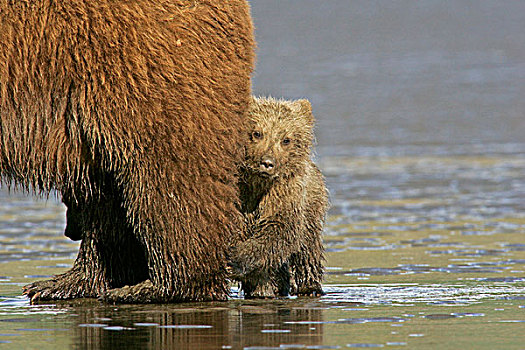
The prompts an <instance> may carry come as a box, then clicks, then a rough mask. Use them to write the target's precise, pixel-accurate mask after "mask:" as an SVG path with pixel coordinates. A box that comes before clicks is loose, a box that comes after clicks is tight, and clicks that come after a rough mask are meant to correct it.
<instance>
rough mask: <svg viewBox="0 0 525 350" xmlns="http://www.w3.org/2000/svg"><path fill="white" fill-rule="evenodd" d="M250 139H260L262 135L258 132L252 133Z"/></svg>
mask: <svg viewBox="0 0 525 350" xmlns="http://www.w3.org/2000/svg"><path fill="white" fill-rule="evenodd" d="M252 138H254V139H262V133H261V132H260V131H254V132H252Z"/></svg>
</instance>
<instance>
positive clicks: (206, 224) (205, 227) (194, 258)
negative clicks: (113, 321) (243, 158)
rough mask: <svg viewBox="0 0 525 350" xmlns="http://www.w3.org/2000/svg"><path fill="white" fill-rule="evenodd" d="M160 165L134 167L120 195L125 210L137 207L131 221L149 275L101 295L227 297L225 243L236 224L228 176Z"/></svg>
mask: <svg viewBox="0 0 525 350" xmlns="http://www.w3.org/2000/svg"><path fill="white" fill-rule="evenodd" d="M159 147H160V145H159ZM164 165H165V166H164V169H163V172H162V173H161V174H159V173H158V172H157V171H158V170H159V169H158V168H157V169H155V168H156V166H155V165H154V164H150V165H149V166H143V167H141V168H140V169H139V168H138V167H132V169H134V171H130V173H129V176H130V179H129V181H127V183H129V184H130V185H129V189H128V190H127V191H128V196H127V197H126V199H125V200H124V203H126V205H128V206H129V212H131V209H134V210H135V211H134V212H131V214H132V216H131V220H132V222H135V230H136V235H137V237H138V239H139V240H140V241H141V243H142V246H144V247H145V249H146V256H147V266H148V267H149V280H148V281H144V282H143V283H139V284H137V285H132V286H129V287H125V288H119V289H114V290H111V291H109V293H107V294H106V295H105V296H104V299H105V300H106V301H108V302H127V303H145V302H180V301H190V300H191V301H205V300H225V299H226V298H227V296H228V292H229V287H228V280H227V265H226V256H225V252H226V243H227V242H228V240H229V237H230V236H231V234H232V232H234V231H235V230H239V227H240V224H239V222H240V213H239V212H238V210H237V208H236V207H235V201H236V198H237V195H236V188H235V186H234V185H233V183H228V182H232V181H226V180H225V179H224V181H221V180H219V179H216V178H214V177H213V176H203V175H201V174H200V173H199V171H198V170H196V169H194V166H195V164H193V165H192V164H181V162H179V163H177V164H171V165H170V164H169V159H166V161H165V162H164ZM198 166H201V165H198ZM206 175H207V174H206ZM166 179H169V180H170V181H169V182H168V185H169V186H170V187H168V188H167V187H166ZM230 180H233V178H232V179H230ZM131 184H136V185H137V187H138V188H137V187H134V186H131ZM142 191H144V192H142Z"/></svg>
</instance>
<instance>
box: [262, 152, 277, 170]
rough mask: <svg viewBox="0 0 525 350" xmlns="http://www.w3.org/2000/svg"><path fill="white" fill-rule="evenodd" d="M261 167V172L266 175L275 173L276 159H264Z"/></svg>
mask: <svg viewBox="0 0 525 350" xmlns="http://www.w3.org/2000/svg"><path fill="white" fill-rule="evenodd" d="M260 167H261V171H264V172H266V173H271V172H273V170H274V168H275V159H274V158H273V157H270V156H266V157H263V159H261V164H260Z"/></svg>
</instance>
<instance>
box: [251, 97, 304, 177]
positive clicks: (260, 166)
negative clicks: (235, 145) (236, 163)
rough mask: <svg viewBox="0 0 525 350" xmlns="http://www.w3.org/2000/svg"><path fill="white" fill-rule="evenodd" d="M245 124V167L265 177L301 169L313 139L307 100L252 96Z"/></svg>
mask: <svg viewBox="0 0 525 350" xmlns="http://www.w3.org/2000/svg"><path fill="white" fill-rule="evenodd" d="M247 126H248V134H249V140H248V144H247V146H246V161H245V167H246V168H248V169H249V170H251V171H252V172H254V173H256V174H258V175H260V176H262V177H267V178H277V177H288V176H292V175H297V174H300V173H301V172H302V171H304V167H305V165H306V164H307V162H308V161H309V159H310V150H311V147H312V142H313V126H314V116H313V115H312V106H311V105H310V102H308V101H307V100H297V101H285V100H276V99H274V98H257V97H253V98H252V100H251V103H250V108H249V112H248V118H247Z"/></svg>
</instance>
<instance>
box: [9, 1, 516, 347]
mask: <svg viewBox="0 0 525 350" xmlns="http://www.w3.org/2000/svg"><path fill="white" fill-rule="evenodd" d="M251 4H252V9H253V14H254V19H255V25H256V28H257V37H258V42H259V49H258V65H257V71H256V74H255V78H254V93H256V94H271V95H273V96H284V97H288V98H300V97H307V98H309V99H310V100H311V101H312V104H313V107H314V113H315V115H316V118H317V129H316V135H317V141H318V146H317V157H316V161H317V163H318V164H319V166H320V167H321V169H322V170H323V172H324V174H325V176H326V180H327V183H328V186H329V188H330V194H331V201H332V208H331V209H330V212H329V216H328V222H327V225H326V230H325V236H324V241H325V247H326V249H327V273H326V280H325V284H324V287H325V291H326V292H327V294H326V295H325V296H323V297H321V298H284V299H278V300H265V301H248V300H242V299H240V298H239V297H238V296H237V294H236V286H232V287H233V290H232V300H230V301H228V302H224V303H192V304H180V305H119V306H114V305H104V304H101V303H99V302H98V301H96V300H85V301H75V302H61V303H55V304H50V305H38V306H31V305H29V303H28V301H27V299H25V298H24V297H22V296H21V287H22V286H23V285H25V284H27V283H30V282H32V281H35V280H39V279H44V278H49V277H50V276H52V275H54V274H57V273H61V272H63V271H65V270H67V269H68V268H69V267H70V266H71V264H72V262H73V259H74V258H75V256H76V253H77V250H78V244H77V243H75V242H72V241H70V240H68V239H67V238H65V237H64V236H63V233H62V232H63V229H64V225H65V215H64V207H63V206H62V204H60V203H59V201H57V200H56V198H55V197H54V196H53V195H51V196H50V198H49V199H48V200H45V199H39V200H37V199H35V198H33V197H30V196H29V197H28V196H26V195H24V194H22V193H19V192H13V191H12V192H11V193H9V191H8V190H7V188H6V187H5V186H4V187H2V189H0V347H2V348H13V349H20V348H39V349H47V348H49V349H56V348H68V347H70V348H81V349H82V348H86V349H87V348H89V349H99V348H126V349H131V348H141V349H143V348H154V349H157V348H159V349H160V348H163V349H166V348H182V349H185V348H188V349H221V348H223V349H230V348H231V349H243V348H244V349H283V348H284V349H286V348H293V349H342V348H368V347H374V348H417V349H435V348H469V349H472V348H475V349H523V344H524V343H525V335H524V334H525V332H523V329H524V324H523V323H524V322H525V239H524V238H525V176H524V175H525V136H524V135H525V112H524V111H525V108H524V107H525V102H524V101H525V100H524V99H523V96H525V59H524V58H525V36H524V35H523V33H525V21H524V20H523V13H525V5H524V4H523V3H522V2H515V1H498V2H497V3H496V2H493V1H488V0H487V1H485V0H481V1H454V2H436V1H427V0H423V1H418V2H413V1H396V2H384V1H374V0H372V1H370V0H367V1H346V0H330V1H316V0H285V1H283V0H279V1H277V0H264V1H263V0H254V1H251Z"/></svg>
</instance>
